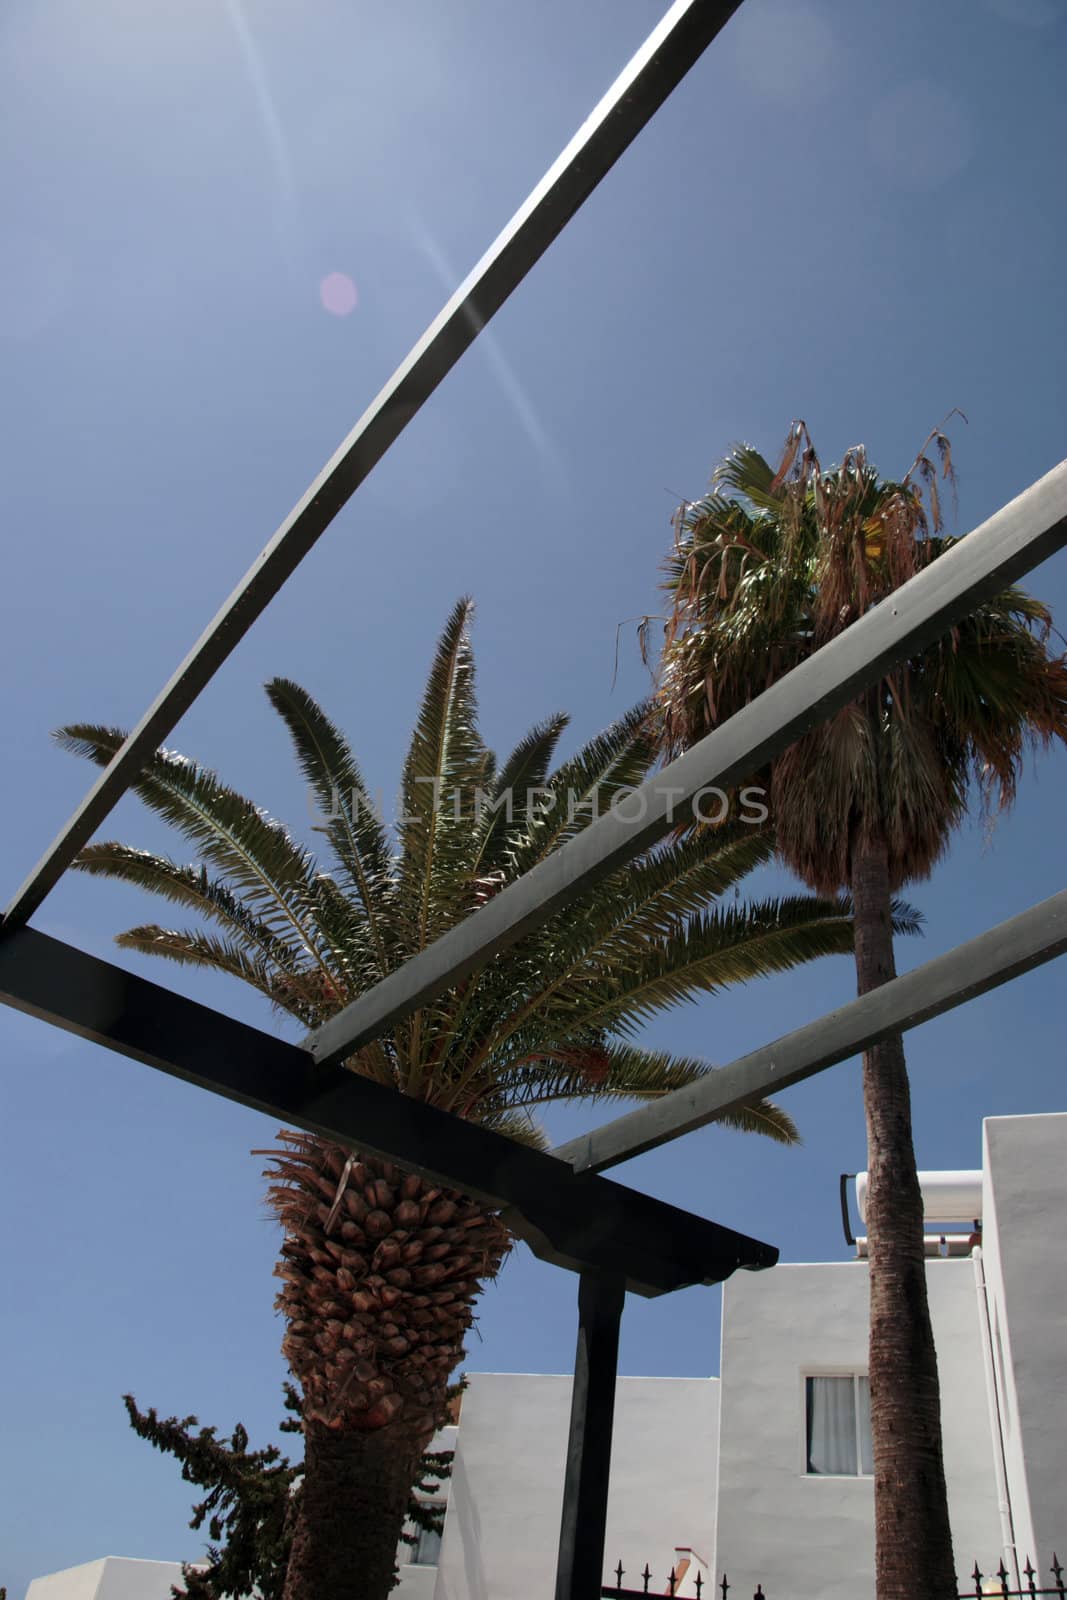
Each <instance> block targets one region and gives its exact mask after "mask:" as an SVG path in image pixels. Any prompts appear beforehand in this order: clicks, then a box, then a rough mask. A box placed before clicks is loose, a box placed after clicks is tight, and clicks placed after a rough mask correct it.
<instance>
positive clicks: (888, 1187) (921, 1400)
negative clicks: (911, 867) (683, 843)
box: [852, 846, 956, 1600]
mask: <svg viewBox="0 0 1067 1600" xmlns="http://www.w3.org/2000/svg"><path fill="white" fill-rule="evenodd" d="M852 894H853V900H854V905H855V919H856V974H857V980H858V989H859V993H860V994H861V995H862V994H866V993H868V991H869V990H871V989H876V988H878V987H879V986H880V985H881V984H883V983H888V982H889V980H890V979H891V978H893V977H895V976H896V969H895V966H894V962H893V932H892V922H891V912H890V892H889V874H888V866H887V853H886V850H885V849H884V847H879V846H873V847H867V848H864V849H861V850H859V851H857V853H856V854H855V856H854V858H853V874H852ZM863 1094H864V1105H865V1109H866V1116H867V1167H868V1173H869V1178H868V1189H867V1236H868V1241H869V1270H870V1307H871V1327H870V1384H871V1433H872V1438H873V1444H874V1521H875V1564H876V1578H877V1595H878V1600H955V1595H956V1577H955V1566H954V1561H953V1555H952V1534H951V1530H950V1528H949V1521H948V1503H947V1496H946V1491H945V1470H944V1464H943V1461H942V1455H941V1414H940V1395H939V1388H938V1378H937V1356H936V1354H935V1351H934V1339H933V1331H932V1329H931V1326H930V1309H929V1305H928V1302H927V1293H926V1260H925V1255H924V1250H923V1215H922V1197H921V1195H920V1192H919V1181H918V1176H917V1173H916V1167H915V1150H914V1146H913V1143H912V1131H911V1096H910V1093H909V1089H908V1074H907V1069H906V1066H905V1063H904V1046H903V1042H902V1040H901V1037H900V1035H899V1034H897V1035H896V1036H895V1037H893V1038H891V1039H887V1040H886V1041H885V1042H884V1043H882V1044H879V1045H876V1046H875V1047H874V1048H873V1049H871V1050H868V1051H867V1052H866V1053H865V1055H864V1058H863Z"/></svg>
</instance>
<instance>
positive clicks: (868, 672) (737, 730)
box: [308, 462, 1067, 1062]
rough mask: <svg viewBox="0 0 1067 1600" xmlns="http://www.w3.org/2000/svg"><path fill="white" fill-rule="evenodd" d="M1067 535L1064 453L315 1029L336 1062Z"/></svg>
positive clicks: (325, 1053) (758, 763)
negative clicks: (622, 798) (620, 802)
mask: <svg viewBox="0 0 1067 1600" xmlns="http://www.w3.org/2000/svg"><path fill="white" fill-rule="evenodd" d="M1065 543H1067V462H1061V463H1060V465H1059V466H1058V467H1055V468H1053V470H1052V471H1051V472H1049V473H1047V474H1046V475H1045V477H1043V478H1041V479H1039V481H1038V482H1037V483H1035V484H1033V485H1032V486H1031V487H1030V488H1029V489H1027V490H1025V492H1024V493H1023V494H1021V495H1019V496H1018V497H1017V499H1015V500H1012V501H1011V502H1010V504H1008V505H1006V506H1004V507H1002V509H1001V510H999V511H997V512H995V513H994V515H993V516H992V517H990V518H989V519H988V521H987V522H984V523H983V524H982V525H981V527H979V528H976V529H975V530H974V531H973V532H972V533H969V534H968V535H967V536H966V538H963V539H960V540H959V541H958V543H957V544H956V545H955V546H954V547H953V548H952V549H951V550H949V551H947V552H946V553H945V554H944V555H943V556H941V557H939V558H938V560H936V561H933V562H931V563H930V565H929V566H928V567H927V568H926V569H925V571H923V572H920V573H918V574H916V576H915V577H914V578H912V579H910V580H909V582H907V583H905V584H903V585H902V586H901V588H900V589H898V590H896V592H895V593H894V594H893V595H891V596H890V597H889V598H888V599H886V600H883V601H882V603H881V604H880V605H877V606H875V607H874V608H873V609H872V610H871V611H869V612H868V613H867V614H866V615H865V616H863V617H861V618H860V619H859V621H857V622H855V623H854V624H853V625H852V626H851V627H850V628H848V629H846V630H845V632H844V633H842V634H840V635H839V636H838V637H837V638H836V639H833V640H832V641H831V642H830V643H829V644H827V645H824V646H823V648H822V649H821V650H818V651H817V652H816V653H815V654H814V655H812V656H811V657H810V658H809V659H808V660H807V661H805V662H803V663H802V665H800V666H799V667H795V668H794V669H793V671H792V672H790V673H788V674H786V676H785V677H783V678H781V679H779V681H778V682H777V683H776V684H774V685H773V686H772V687H771V688H769V689H766V690H764V692H763V693H762V694H761V695H760V696H759V697H758V698H757V699H755V700H753V701H752V702H751V704H750V705H748V706H746V707H745V708H744V710H742V711H739V712H738V713H737V714H736V716H733V717H731V718H730V719H729V720H728V721H727V722H724V723H723V724H722V726H721V727H719V728H716V729H715V731H714V732H713V733H710V734H708V736H707V737H706V738H704V739H702V740H701V741H700V742H699V743H698V744H696V745H694V746H693V748H692V749H691V750H689V751H687V752H686V754H685V755H683V756H681V757H680V758H679V759H678V760H677V761H673V762H672V763H671V764H670V765H669V766H667V767H665V768H664V769H663V770H662V772H660V773H659V774H657V776H656V777H654V778H651V779H650V780H649V781H648V782H647V783H645V784H643V785H642V786H641V788H640V789H637V790H635V791H634V792H633V794H632V795H630V796H629V797H628V798H627V800H626V802H625V806H624V807H620V808H619V809H618V810H615V809H613V810H612V811H610V812H609V813H608V814H607V815H606V816H603V817H601V818H599V820H597V821H595V822H592V823H590V825H589V826H588V827H587V828H585V829H583V830H582V832H581V833H579V834H578V835H577V836H576V837H575V838H573V839H571V840H570V841H569V842H568V843H567V844H566V845H564V846H563V848H562V849H560V850H557V851H555V852H553V854H552V855H550V856H548V857H547V858H546V859H545V860H544V861H541V862H539V863H538V865H537V866H536V867H534V868H533V869H532V870H531V871H530V872H527V873H525V874H524V875H523V876H522V877H521V878H519V879H518V880H517V881H516V882H515V883H512V884H509V886H508V887H507V888H506V889H504V890H502V892H501V893H500V894H498V895H497V896H495V898H494V899H492V900H490V901H489V902H488V904H486V905H485V906H483V907H482V908H481V909H480V910H479V911H477V912H475V914H474V915H473V916H471V917H468V918H467V919H466V921H464V922H461V923H459V924H458V925H457V926H456V927H454V928H452V929H450V931H449V932H448V933H446V934H444V936H443V937H442V938H440V939H438V940H437V941H436V942H435V943H434V944H432V945H430V946H429V947H428V948H427V949H425V950H423V951H421V952H420V953H419V954H418V955H416V956H414V957H413V958H412V959H411V960H410V961H407V962H406V963H405V964H404V965H403V966H402V967H400V968H398V969H397V971H396V972H393V973H391V974H390V975H389V976H388V977H387V978H384V979H383V980H382V981H381V982H380V983H377V984H375V986H374V987H373V988H372V989H369V990H368V991H367V993H366V994H364V995H362V996H361V997H360V998H359V999H358V1000H356V1001H354V1002H353V1003H352V1004H351V1005H349V1006H347V1007H346V1008H345V1009H344V1010H343V1011H341V1012H339V1013H338V1015H337V1016H336V1017H333V1018H331V1019H330V1021H328V1022H326V1023H325V1024H324V1025H323V1026H322V1027H321V1028H319V1029H317V1030H316V1032H315V1033H314V1034H312V1035H311V1037H310V1039H309V1041H308V1043H309V1046H310V1048H311V1050H312V1053H313V1054H314V1056H315V1058H316V1060H318V1061H323V1062H330V1061H340V1060H343V1059H344V1058H345V1057H346V1056H347V1055H349V1054H350V1053H351V1052H352V1051H353V1050H355V1049H357V1048H358V1047H359V1046H361V1045H364V1044H367V1043H369V1042H370V1041H371V1040H372V1039H376V1038H378V1037H379V1036H380V1035H381V1034H383V1033H386V1032H389V1031H390V1030H391V1029H392V1028H393V1027H394V1026H395V1025H396V1024H397V1023H398V1022H400V1021H402V1020H403V1019H404V1018H405V1017H408V1016H410V1015H411V1014H412V1013H413V1012H414V1011H417V1010H418V1009H419V1008H420V1007H422V1006H424V1005H427V1004H428V1003H429V1002H430V1001H432V1000H434V999H436V997H437V996H438V995H440V994H442V993H443V992H444V991H445V990H446V989H450V988H452V987H453V985H455V984H457V983H459V982H461V981H462V980H463V979H464V978H465V977H467V976H468V974H470V973H471V972H473V971H475V970H476V969H477V968H479V967H481V966H484V965H485V964H486V962H488V961H491V960H493V958H494V957H495V956H497V955H499V954H500V953H501V952H502V951H504V950H506V949H508V947H509V946H510V945H513V944H514V943H515V942H516V941H517V940H518V939H520V938H522V936H523V934H525V933H528V932H531V931H532V930H533V929H535V928H538V927H540V926H541V925H542V924H543V923H544V922H545V921H546V920H547V919H548V918H549V917H551V916H552V915H553V914H554V913H555V912H557V911H560V910H562V909H563V908H564V907H566V906H568V905H570V904H572V903H573V902H574V901H576V900H578V899H579V898H580V897H581V895H582V894H583V893H584V891H585V890H586V889H588V888H589V887H590V886H591V885H593V884H594V883H596V882H597V881H598V879H600V878H603V877H604V876H605V875H606V874H607V873H609V872H611V871H613V870H614V869H615V868H617V867H621V866H624V865H625V864H626V863H627V862H628V861H632V860H633V859H634V858H635V857H636V856H638V855H639V854H641V852H642V851H644V850H647V849H648V848H649V847H650V846H651V845H654V844H655V843H656V842H657V841H658V840H660V839H662V838H664V836H665V835H666V834H667V833H668V832H669V831H670V830H671V828H672V826H674V824H675V823H676V821H677V820H678V818H679V817H681V816H683V815H685V814H686V812H687V807H688V806H689V805H690V804H691V802H692V801H693V799H694V798H695V797H697V796H699V795H700V794H701V792H702V791H706V790H710V789H713V788H716V787H718V788H721V789H728V788H729V787H730V786H731V785H732V784H735V783H738V782H741V781H743V780H744V779H745V778H749V777H751V775H752V774H753V773H754V772H756V771H758V770H759V769H760V768H761V767H762V766H763V765H764V764H765V763H766V762H767V761H768V760H770V759H771V758H772V757H773V756H776V755H779V754H780V753H781V752H782V751H783V750H786V749H787V748H788V747H789V746H790V745H791V744H793V743H794V742H795V740H796V739H797V738H799V737H800V735H801V734H803V733H805V732H807V730H808V729H809V728H812V727H815V726H816V725H817V724H818V723H820V722H822V721H825V719H826V718H827V717H829V716H831V715H832V714H833V713H834V712H835V711H837V710H839V709H840V708H841V707H842V706H845V705H847V704H848V703H849V702H850V701H851V700H853V699H855V697H856V695H857V694H858V693H860V692H861V691H862V690H864V689H865V688H867V687H868V685H869V684H871V683H874V682H876V681H877V679H878V678H879V677H880V675H881V674H882V673H883V672H885V671H886V670H887V669H888V668H889V667H891V666H893V665H895V664H896V663H898V662H900V661H903V660H904V659H905V658H906V657H908V656H909V655H912V654H914V653H915V652H916V651H917V650H920V649H922V648H924V647H925V646H927V645H929V644H931V643H933V641H934V640H935V639H937V638H939V637H940V636H941V635H942V634H944V633H945V632H947V630H948V629H949V628H950V627H951V626H952V624H953V623H955V622H958V621H960V620H961V619H962V618H963V617H965V616H967V615H968V614H969V613H970V612H971V611H973V610H974V609H975V607H976V606H978V605H980V604H981V603H982V602H983V601H985V600H987V599H989V598H990V597H991V596H993V595H995V594H997V593H998V592H999V591H1000V590H1002V589H1004V588H1005V587H1006V586H1007V585H1009V584H1011V583H1013V582H1014V581H1015V579H1016V578H1018V577H1020V576H1021V575H1022V574H1023V573H1024V572H1028V571H1029V570H1030V568H1031V567H1034V566H1036V565H1037V564H1038V562H1040V561H1043V560H1044V559H1045V558H1046V557H1047V556H1049V555H1052V554H1053V553H1054V552H1055V551H1057V550H1059V549H1061V548H1062V546H1063V545H1064V544H1065Z"/></svg>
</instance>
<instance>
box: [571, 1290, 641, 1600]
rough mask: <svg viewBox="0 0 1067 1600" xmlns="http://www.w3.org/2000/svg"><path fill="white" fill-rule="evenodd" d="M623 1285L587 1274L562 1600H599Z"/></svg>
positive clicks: (576, 1363)
mask: <svg viewBox="0 0 1067 1600" xmlns="http://www.w3.org/2000/svg"><path fill="white" fill-rule="evenodd" d="M625 1298H626V1289H625V1285H624V1284H623V1283H622V1281H621V1279H619V1278H601V1277H599V1276H597V1275H596V1274H595V1273H590V1272H583V1273H582V1276H581V1278H580V1279H579V1285H578V1348H577V1350H576V1352H575V1356H574V1389H573V1391H572V1394H571V1426H570V1435H569V1437H568V1440H567V1465H566V1469H565V1471H564V1476H563V1517H562V1521H561V1524H560V1532H559V1560H558V1563H557V1566H556V1600H599V1596H600V1586H601V1583H602V1581H603V1571H604V1534H605V1530H606V1528H607V1521H608V1484H609V1477H610V1469H611V1434H612V1428H613V1426H614V1422H615V1380H616V1376H617V1374H618V1367H619V1324H620V1322H621V1320H622V1307H623V1301H624V1300H625Z"/></svg>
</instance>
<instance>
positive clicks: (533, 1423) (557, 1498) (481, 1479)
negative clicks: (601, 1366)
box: [433, 1373, 719, 1600]
mask: <svg viewBox="0 0 1067 1600" xmlns="http://www.w3.org/2000/svg"><path fill="white" fill-rule="evenodd" d="M468 1384H469V1387H468V1389H467V1392H466V1394H465V1395H464V1397H463V1412H462V1416H461V1418H460V1428H459V1442H458V1446H457V1450H456V1460H455V1465H454V1467H453V1471H452V1484H451V1492H450V1497H449V1510H448V1517H447V1520H446V1522H445V1534H444V1540H443V1542H442V1546H441V1559H440V1567H439V1569H438V1577H437V1585H436V1588H435V1590H434V1597H433V1600H530V1596H532V1595H550V1594H551V1593H552V1591H553V1584H554V1580H555V1569H556V1552H557V1545H558V1541H559V1527H560V1516H561V1511H562V1505H563V1469H564V1463H565V1458H566V1450H567V1430H568V1423H569V1418H570V1403H571V1379H570V1377H569V1376H568V1377H550V1376H531V1375H526V1374H517V1373H488V1374H476V1375H474V1376H472V1377H471V1378H469V1380H468ZM718 1388H719V1385H718V1382H717V1380H716V1379H714V1378H620V1379H619V1384H618V1393H617V1399H616V1412H615V1430H614V1437H613V1448H612V1461H611V1495H610V1503H609V1508H608V1528H607V1543H606V1548H605V1552H604V1558H605V1567H606V1568H608V1569H611V1568H614V1566H615V1564H616V1562H617V1561H621V1562H622V1564H623V1566H624V1568H625V1569H626V1572H627V1573H628V1574H629V1575H630V1576H636V1574H637V1573H639V1572H640V1571H641V1570H642V1569H643V1567H644V1564H645V1562H646V1561H647V1562H648V1564H649V1566H650V1567H651V1568H652V1569H653V1572H654V1573H656V1575H657V1578H658V1580H659V1581H658V1583H657V1584H656V1585H654V1586H653V1587H654V1588H658V1590H659V1592H660V1593H661V1594H662V1593H664V1592H665V1590H666V1578H667V1574H668V1573H669V1571H670V1568H671V1565H672V1563H673V1562H674V1561H675V1559H676V1550H678V1549H680V1548H682V1547H684V1548H686V1549H690V1550H692V1552H693V1553H694V1555H695V1556H696V1557H697V1558H699V1559H702V1560H703V1561H704V1562H707V1563H709V1564H711V1563H712V1552H711V1536H712V1526H713V1522H714V1508H715V1493H716V1477H715V1474H716V1458H717V1454H718V1411H719V1401H718Z"/></svg>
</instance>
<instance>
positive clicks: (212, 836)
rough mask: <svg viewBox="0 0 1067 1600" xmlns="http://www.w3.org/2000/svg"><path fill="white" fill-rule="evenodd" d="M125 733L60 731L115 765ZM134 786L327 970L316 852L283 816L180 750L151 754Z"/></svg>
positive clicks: (63, 738)
mask: <svg viewBox="0 0 1067 1600" xmlns="http://www.w3.org/2000/svg"><path fill="white" fill-rule="evenodd" d="M125 738H126V735H125V734H124V732H123V731H122V730H121V729H119V728H104V727H98V726H94V725H92V724H89V723H75V724H72V725H70V726H69V727H66V728H62V729H60V731H59V732H58V733H57V734H56V739H57V741H58V743H59V744H60V745H61V746H62V747H63V748H64V749H67V750H71V751H73V752H74V753H75V754H77V755H82V756H87V757H88V758H89V759H90V760H91V761H94V762H96V764H97V766H101V767H104V766H107V764H108V762H109V761H110V759H111V757H112V756H113V755H114V754H115V752H116V750H118V749H119V748H120V746H121V745H122V744H123V743H124V742H125ZM133 788H134V790H135V792H136V793H137V794H138V795H139V796H140V798H141V799H142V800H143V801H144V802H145V804H146V805H147V806H148V807H149V808H150V809H151V810H152V811H154V812H156V814H157V815H158V816H160V817H162V818H163V819H164V821H166V822H169V823H171V824H172V826H174V827H175V828H177V829H178V830H179V832H180V833H182V834H183V835H184V836H185V838H186V839H188V840H189V841H190V842H191V843H192V844H194V845H196V846H197V848H198V849H199V850H200V852H201V854H202V855H203V857H204V859H205V860H206V861H207V862H209V863H210V864H211V865H212V866H213V867H215V868H216V870H217V871H219V872H220V873H222V875H223V877H224V880H225V881H226V883H227V885H228V886H229V887H232V888H235V889H237V890H238V891H240V893H241V895H242V897H243V899H244V901H245V904H246V905H247V906H249V908H250V909H252V910H253V911H254V913H255V914H256V915H257V916H258V917H259V918H260V920H261V921H263V922H264V923H266V924H267V926H268V927H270V928H271V929H273V930H274V931H275V932H276V933H278V934H280V935H283V936H284V935H289V936H293V935H295V937H296V939H297V941H298V942H299V943H300V944H301V945H302V946H303V948H304V950H305V951H306V952H307V954H308V956H309V957H310V958H311V959H312V960H313V961H316V962H318V963H319V964H320V965H321V966H322V967H323V970H324V972H325V971H326V966H325V961H324V958H323V956H322V952H321V950H320V949H319V946H318V943H317V940H316V928H315V924H314V920H313V918H312V916H311V915H310V914H309V907H308V883H309V880H310V878H311V877H312V876H313V874H314V870H315V864H314V859H313V857H312V856H311V855H310V853H309V852H308V851H307V850H305V849H303V848H302V847H301V846H299V845H298V844H296V843H295V841H294V840H293V839H292V837H291V836H290V834H289V833H288V831H287V830H286V829H285V828H284V827H282V825H281V824H280V823H278V822H275V821H273V820H272V819H271V818H270V817H268V816H267V815H266V814H265V813H264V812H263V811H261V810H260V809H259V807H257V806H255V805H253V803H252V801H251V800H247V799H245V797H244V796H243V795H241V794H238V793H237V791H236V790H235V789H230V788H228V787H227V786H226V785H225V784H224V783H222V782H221V780H220V779H219V778H218V776H217V775H216V774H215V773H214V772H212V771H210V769H208V768H206V767H200V766H198V765H197V764H196V762H194V761H190V760H188V759H187V757H185V756H181V755H178V754H176V753H174V752H173V751H167V750H160V751H157V752H156V754H155V755H154V756H151V757H150V758H149V759H148V760H147V761H146V762H145V764H144V767H143V768H142V770H141V773H140V776H139V777H138V778H137V780H136V782H135V783H134V784H133Z"/></svg>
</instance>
